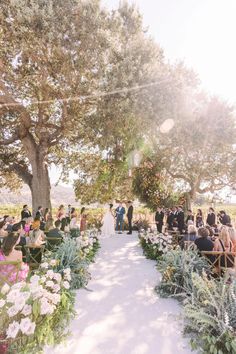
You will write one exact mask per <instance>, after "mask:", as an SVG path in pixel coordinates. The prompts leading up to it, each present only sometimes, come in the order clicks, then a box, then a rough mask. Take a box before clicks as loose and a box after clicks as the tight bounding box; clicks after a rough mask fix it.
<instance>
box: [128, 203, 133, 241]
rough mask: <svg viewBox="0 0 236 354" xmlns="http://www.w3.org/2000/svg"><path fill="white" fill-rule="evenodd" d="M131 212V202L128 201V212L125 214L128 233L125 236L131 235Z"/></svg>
mask: <svg viewBox="0 0 236 354" xmlns="http://www.w3.org/2000/svg"><path fill="white" fill-rule="evenodd" d="M133 211H134V207H133V205H132V202H131V201H130V200H129V201H128V212H127V218H128V223H129V232H127V235H131V234H132V219H133Z"/></svg>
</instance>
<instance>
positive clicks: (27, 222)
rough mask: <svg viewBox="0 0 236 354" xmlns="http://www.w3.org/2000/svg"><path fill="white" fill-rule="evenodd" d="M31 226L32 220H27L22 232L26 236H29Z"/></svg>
mask: <svg viewBox="0 0 236 354" xmlns="http://www.w3.org/2000/svg"><path fill="white" fill-rule="evenodd" d="M31 224H32V218H31V217H30V218H27V219H26V220H25V225H24V231H25V233H26V235H29V232H30V230H31Z"/></svg>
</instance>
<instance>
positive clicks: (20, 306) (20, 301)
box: [14, 293, 25, 311]
mask: <svg viewBox="0 0 236 354" xmlns="http://www.w3.org/2000/svg"><path fill="white" fill-rule="evenodd" d="M14 306H15V307H16V308H17V309H18V310H19V311H21V310H22V309H23V307H24V306H25V298H24V295H22V293H20V294H19V296H18V297H17V298H16V299H15V304H14Z"/></svg>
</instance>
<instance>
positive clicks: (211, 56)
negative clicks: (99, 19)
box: [50, 0, 236, 182]
mask: <svg viewBox="0 0 236 354" xmlns="http://www.w3.org/2000/svg"><path fill="white" fill-rule="evenodd" d="M129 2H130V3H135V4H137V6H138V8H139V9H140V12H141V13H142V15H143V21H144V25H145V26H146V27H148V29H149V33H150V34H151V35H152V36H153V37H154V38H155V40H156V41H157V43H159V44H160V45H161V47H162V48H163V50H164V53H165V56H166V59H167V60H169V61H171V62H175V61H176V60H183V61H184V62H185V63H186V65H187V66H188V67H190V68H192V69H194V71H196V72H197V73H198V75H199V78H200V80H201V82H202V86H203V88H204V89H205V90H206V91H208V92H209V93H210V94H217V95H220V96H221V97H222V98H224V99H225V100H227V101H228V102H231V103H236V45H235V43H236V38H235V37H236V21H235V16H236V0H135V1H133V0H129ZM102 3H103V4H104V5H105V6H107V7H109V8H116V7H117V6H118V5H119V0H102ZM50 174H51V179H52V182H55V181H56V180H57V178H58V175H59V171H58V170H57V169H56V168H52V170H51V173H50Z"/></svg>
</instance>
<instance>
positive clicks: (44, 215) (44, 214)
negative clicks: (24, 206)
mask: <svg viewBox="0 0 236 354" xmlns="http://www.w3.org/2000/svg"><path fill="white" fill-rule="evenodd" d="M51 216H52V214H51V212H50V210H49V208H45V210H44V213H43V220H44V222H45V223H46V222H47V220H48V218H50V217H51Z"/></svg>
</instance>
